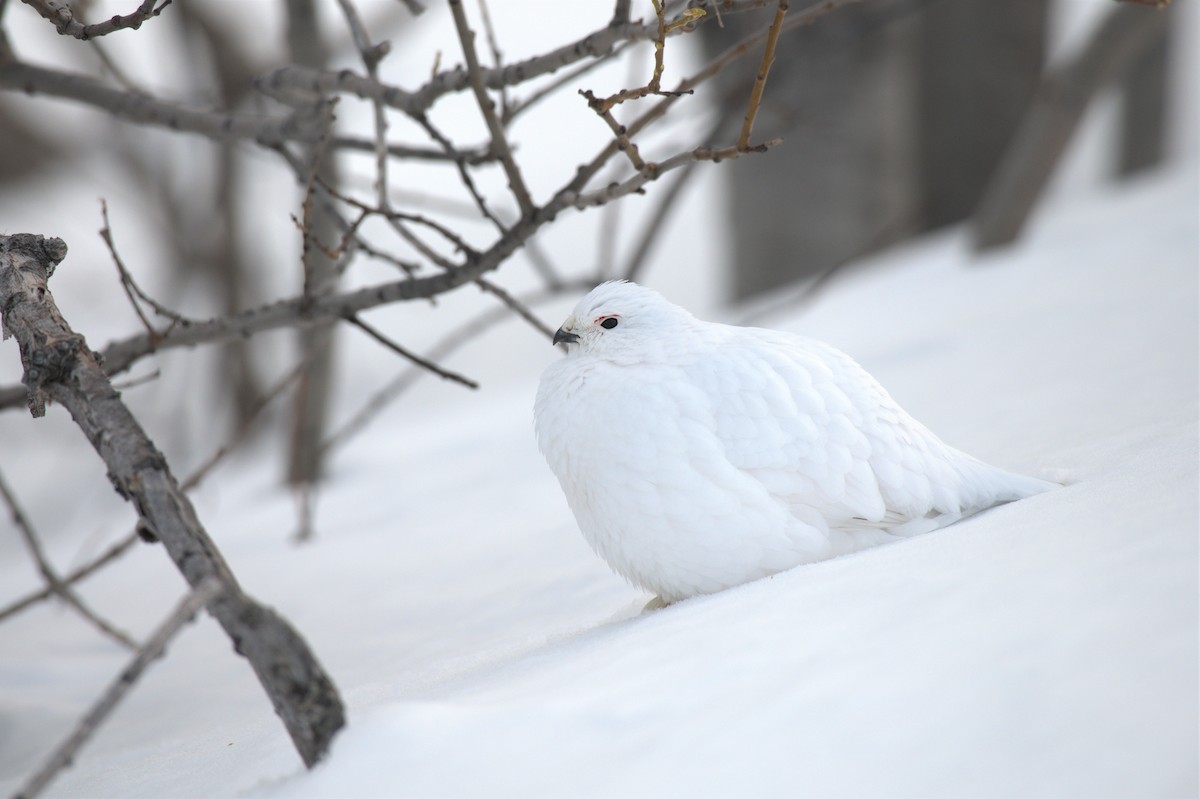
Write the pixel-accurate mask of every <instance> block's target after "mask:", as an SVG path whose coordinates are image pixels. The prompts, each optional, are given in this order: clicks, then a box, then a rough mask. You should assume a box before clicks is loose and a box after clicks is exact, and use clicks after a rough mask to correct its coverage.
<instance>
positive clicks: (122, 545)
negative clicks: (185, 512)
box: [0, 361, 305, 621]
mask: <svg viewBox="0 0 1200 799" xmlns="http://www.w3.org/2000/svg"><path fill="white" fill-rule="evenodd" d="M304 366H305V362H304V361H301V362H300V363H298V364H296V366H295V367H294V368H293V369H292V370H291V371H290V372H288V373H287V374H286V375H284V376H283V377H282V378H280V380H279V382H278V383H276V384H275V385H274V386H273V387H272V388H271V389H269V390H268V391H267V392H266V393H265V394H263V396H262V397H260V398H259V400H258V402H257V403H255V405H254V406H253V407H252V408H251V409H250V410H249V412H248V413H247V414H246V417H245V420H244V421H243V422H242V424H241V425H240V426H239V427H238V429H237V430H236V431H234V433H233V435H232V436H231V437H230V439H229V441H227V442H225V443H224V444H222V445H221V446H219V447H218V448H217V449H216V450H215V451H214V452H213V454H212V455H210V456H209V457H208V458H207V459H206V460H205V461H204V462H203V463H202V464H200V466H198V467H197V468H196V469H194V470H193V471H192V473H191V474H189V475H188V476H187V477H185V478H184V479H183V481H182V482H181V483H180V484H179V488H180V490H182V491H191V490H192V489H193V488H195V487H196V486H198V485H200V483H202V482H203V481H204V479H205V478H207V477H208V475H209V474H211V473H212V471H213V469H215V468H216V467H217V466H218V465H220V464H221V462H222V461H224V459H225V458H226V457H228V455H229V453H231V452H233V451H234V450H236V449H237V448H238V447H239V446H240V445H241V444H242V442H243V441H245V440H246V438H247V436H248V435H249V433H250V430H251V429H252V428H253V425H254V423H255V421H257V419H258V418H259V417H260V416H261V415H262V412H263V411H264V410H265V409H266V408H267V406H269V405H270V404H271V402H273V401H274V400H275V399H276V398H277V397H279V396H280V395H281V394H283V392H284V391H285V390H286V389H287V387H288V386H290V385H291V384H292V383H294V382H295V381H296V378H297V377H299V375H300V374H301V372H302V370H303V368H304ZM144 537H145V536H144V535H143V533H142V531H141V527H140V525H139V529H135V530H134V531H133V532H131V533H129V535H127V536H126V537H125V538H122V539H121V540H120V541H118V542H116V543H115V544H113V545H112V546H111V547H109V548H108V549H107V550H106V551H105V552H104V553H103V554H101V555H99V556H98V557H96V558H95V559H94V560H92V561H91V562H89V563H87V564H85V565H83V566H81V567H79V568H78V569H76V570H74V571H73V572H71V573H70V574H68V575H67V576H66V577H63V578H62V579H61V582H62V583H63V584H64V585H68V586H69V585H74V584H75V583H77V582H79V581H80V580H82V579H84V578H85V577H89V576H90V575H92V574H93V573H94V572H96V571H97V570H98V569H100V568H101V567H103V566H105V565H107V564H108V563H110V562H112V561H114V560H116V559H117V558H118V557H120V556H121V555H123V554H125V552H126V551H127V550H128V549H129V548H130V547H132V546H133V545H134V544H136V543H137V542H138V541H141V540H143V538H144ZM55 593H56V592H55V591H54V589H53V588H49V587H48V588H45V589H43V590H42V591H39V592H37V593H34V594H30V595H29V596H27V597H25V598H24V599H21V600H18V601H16V602H14V603H13V604H11V605H9V606H8V607H6V608H3V609H0V621H3V620H4V619H6V618H8V617H9V616H12V615H15V614H17V613H19V612H21V611H22V610H24V609H25V608H27V607H29V606H30V605H34V604H36V603H38V602H41V601H43V600H46V599H49V598H50V597H52V596H54V595H55Z"/></svg>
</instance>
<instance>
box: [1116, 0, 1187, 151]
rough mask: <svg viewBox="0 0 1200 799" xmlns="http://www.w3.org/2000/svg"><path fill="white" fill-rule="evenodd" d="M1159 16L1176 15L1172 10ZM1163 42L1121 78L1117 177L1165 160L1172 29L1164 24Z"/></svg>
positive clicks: (1167, 9) (1161, 37)
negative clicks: (1168, 69)
mask: <svg viewBox="0 0 1200 799" xmlns="http://www.w3.org/2000/svg"><path fill="white" fill-rule="evenodd" d="M1159 13H1161V14H1163V15H1164V16H1166V15H1167V14H1172V13H1174V10H1173V9H1171V8H1166V9H1162V10H1161V11H1160V12H1159ZM1159 37H1160V41H1159V42H1158V43H1157V44H1156V45H1155V46H1152V47H1150V48H1148V49H1147V50H1146V52H1145V53H1144V54H1143V55H1142V56H1141V57H1140V58H1138V60H1137V62H1136V63H1134V64H1133V66H1132V67H1131V68H1130V69H1129V72H1127V73H1126V74H1125V75H1124V76H1123V77H1122V79H1121V83H1120V92H1121V134H1120V136H1121V137H1120V144H1119V150H1118V152H1117V174H1120V175H1131V174H1134V173H1136V172H1140V171H1141V170H1143V169H1149V168H1151V167H1154V166H1157V165H1158V164H1159V163H1161V162H1162V160H1163V154H1164V151H1165V149H1166V139H1167V124H1166V121H1167V64H1168V61H1169V57H1170V56H1169V51H1170V49H1171V29H1170V26H1169V25H1165V24H1164V25H1163V26H1162V30H1161V32H1160V33H1159Z"/></svg>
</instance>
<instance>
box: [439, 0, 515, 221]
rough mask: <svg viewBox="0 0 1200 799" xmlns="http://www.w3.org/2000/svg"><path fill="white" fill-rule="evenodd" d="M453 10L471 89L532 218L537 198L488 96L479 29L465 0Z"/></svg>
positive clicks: (452, 5) (459, 0) (457, 1)
mask: <svg viewBox="0 0 1200 799" xmlns="http://www.w3.org/2000/svg"><path fill="white" fill-rule="evenodd" d="M450 11H451V13H452V14H453V15H454V27H455V29H456V30H457V31H458V39H459V41H460V42H461V43H462V51H463V58H464V59H466V62H467V74H468V76H469V78H470V81H471V90H472V91H473V92H474V93H475V101H476V103H478V104H479V110H480V112H481V113H482V114H483V120H484V122H485V123H486V124H487V128H488V132H489V133H490V134H491V136H492V146H491V150H492V152H494V153H496V155H498V156H499V157H500V163H501V164H502V165H503V166H504V173H505V174H506V175H507V176H508V187H509V188H510V189H511V190H512V193H513V196H514V197H516V198H517V205H518V206H520V208H521V216H522V217H528V216H530V215H531V214H532V213H533V210H534V205H533V199H532V198H531V197H530V196H529V189H528V188H527V187H526V186H525V179H524V178H522V177H521V170H520V169H519V168H518V167H517V162H516V159H515V158H513V153H512V147H510V146H509V144H508V135H507V134H506V133H505V132H504V126H503V125H501V124H500V119H499V117H497V116H496V104H495V103H494V102H492V98H491V97H490V96H488V92H487V87H486V86H484V83H483V75H482V73H481V72H480V66H479V56H478V55H477V54H476V53H475V32H474V31H473V30H471V27H470V25H468V24H467V14H466V12H465V11H464V10H463V6H462V0H450Z"/></svg>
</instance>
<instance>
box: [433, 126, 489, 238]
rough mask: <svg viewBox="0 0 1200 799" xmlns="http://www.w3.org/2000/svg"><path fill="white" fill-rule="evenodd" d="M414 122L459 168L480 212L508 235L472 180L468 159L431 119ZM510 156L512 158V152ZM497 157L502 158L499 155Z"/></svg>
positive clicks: (460, 175)
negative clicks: (468, 168)
mask: <svg viewBox="0 0 1200 799" xmlns="http://www.w3.org/2000/svg"><path fill="white" fill-rule="evenodd" d="M413 121H414V122H416V123H417V124H418V125H420V126H421V127H422V128H424V129H425V132H426V133H428V134H429V137H430V138H431V139H433V140H434V141H436V142H437V143H438V144H439V145H441V147H442V150H443V151H445V153H446V155H448V156H449V157H450V159H451V160H452V161H454V165H455V166H456V167H457V168H458V176H459V179H460V180H462V184H463V186H464V187H466V189H467V192H468V193H469V194H470V195H471V199H473V200H474V201H475V206H476V207H477V208H478V209H479V212H480V213H481V214H483V215H484V217H485V218H487V220H488V221H490V222H491V223H492V224H493V225H495V226H496V230H498V231H499V232H500V233H501V234H503V233H507V232H508V228H506V227H505V226H504V224H503V223H502V222H501V221H500V220H499V219H497V218H496V215H495V214H493V213H492V211H491V209H490V208H488V204H487V202H485V201H484V199H483V195H482V194H480V193H479V189H478V188H477V187H476V186H475V181H474V180H473V179H472V178H471V173H470V172H469V171H468V170H467V166H468V163H467V159H466V158H465V157H464V156H463V154H462V153H460V152H459V151H458V149H457V148H456V147H455V146H454V144H453V143H452V142H451V141H450V139H448V138H447V137H446V136H445V135H444V134H443V133H442V132H441V131H440V130H438V129H437V128H436V127H434V125H433V123H432V122H430V121H429V118H428V117H426V116H425V115H423V114H422V115H421V116H418V117H416V118H415V119H414V120H413ZM494 146H495V145H494V143H493V145H492V147H493V148H494ZM492 151H493V150H492V149H491V148H489V152H492ZM509 155H510V156H511V152H510V153H509ZM497 157H501V156H500V155H499V153H497Z"/></svg>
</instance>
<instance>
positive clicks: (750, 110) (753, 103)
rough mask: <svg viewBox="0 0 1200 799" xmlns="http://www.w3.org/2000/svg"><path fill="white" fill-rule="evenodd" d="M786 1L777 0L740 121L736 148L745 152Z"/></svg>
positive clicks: (772, 60) (786, 4)
mask: <svg viewBox="0 0 1200 799" xmlns="http://www.w3.org/2000/svg"><path fill="white" fill-rule="evenodd" d="M787 10H788V0H779V3H778V5H776V6H775V19H774V20H772V21H771V27H770V28H769V29H768V30H767V44H766V47H764V48H763V57H762V61H761V62H760V63H759V65H758V74H757V75H756V76H755V77H754V88H753V89H752V90H751V91H750V100H749V102H748V103H747V104H746V118H745V119H744V120H743V121H742V132H741V134H740V135H739V136H738V141H737V147H738V149H739V150H746V149H748V148H749V147H750V132H751V131H752V130H753V129H754V118H755V117H756V116H758V109H759V106H761V105H762V98H763V90H764V89H766V87H767V75H768V74H770V72H771V64H773V63H775V45H776V44H778V42H779V33H780V31H782V30H783V18H784V16H785V15H786V14H787Z"/></svg>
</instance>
